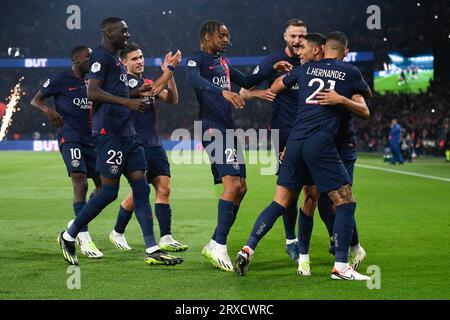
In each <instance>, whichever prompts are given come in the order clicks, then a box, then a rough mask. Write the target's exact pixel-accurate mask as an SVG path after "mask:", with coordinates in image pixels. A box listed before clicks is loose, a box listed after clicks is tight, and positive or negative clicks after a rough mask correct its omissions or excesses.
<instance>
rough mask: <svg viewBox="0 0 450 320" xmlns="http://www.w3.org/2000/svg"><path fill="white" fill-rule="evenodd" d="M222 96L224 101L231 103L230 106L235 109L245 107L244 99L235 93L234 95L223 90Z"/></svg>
mask: <svg viewBox="0 0 450 320" xmlns="http://www.w3.org/2000/svg"><path fill="white" fill-rule="evenodd" d="M222 96H223V97H224V98H225V99H226V100H228V101H229V102H231V104H232V105H233V106H234V107H235V108H236V109H243V108H244V105H245V102H244V99H242V97H241V96H240V95H238V94H237V93H235V92H233V91H228V90H223V91H222Z"/></svg>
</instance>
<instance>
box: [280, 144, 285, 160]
mask: <svg viewBox="0 0 450 320" xmlns="http://www.w3.org/2000/svg"><path fill="white" fill-rule="evenodd" d="M285 153H286V147H284V149H283V151H281V152H280V161H283V159H284V154H285Z"/></svg>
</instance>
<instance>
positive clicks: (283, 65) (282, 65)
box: [273, 61, 294, 72]
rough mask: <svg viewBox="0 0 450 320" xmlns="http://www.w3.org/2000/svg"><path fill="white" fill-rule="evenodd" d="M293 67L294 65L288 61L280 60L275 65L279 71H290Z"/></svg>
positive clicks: (275, 68)
mask: <svg viewBox="0 0 450 320" xmlns="http://www.w3.org/2000/svg"><path fill="white" fill-rule="evenodd" d="M293 68H294V66H293V65H292V64H290V63H289V62H287V61H278V62H277V63H275V64H274V65H273V69H274V70H275V71H277V72H289V71H291V70H292V69H293Z"/></svg>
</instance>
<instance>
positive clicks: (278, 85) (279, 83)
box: [270, 75, 288, 94]
mask: <svg viewBox="0 0 450 320" xmlns="http://www.w3.org/2000/svg"><path fill="white" fill-rule="evenodd" d="M285 77H286V75H282V76H279V77H278V78H276V80H275V81H274V82H273V83H272V85H271V86H270V91H272V92H273V93H275V94H277V93H278V92H280V91H283V90H286V89H287V88H288V87H287V86H286V85H285V84H284V83H283V79H284V78H285Z"/></svg>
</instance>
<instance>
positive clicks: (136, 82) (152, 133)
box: [128, 74, 161, 147]
mask: <svg viewBox="0 0 450 320" xmlns="http://www.w3.org/2000/svg"><path fill="white" fill-rule="evenodd" d="M152 82H153V81H152V80H151V79H147V78H143V77H139V78H138V77H135V76H133V75H131V74H128V85H129V86H130V88H131V89H134V88H139V87H141V86H142V85H143V84H144V83H150V84H151V83H152ZM142 99H145V100H146V101H147V102H148V104H149V108H148V109H147V110H145V112H144V113H142V112H137V111H135V112H134V114H133V124H134V128H135V129H136V132H137V134H138V136H139V138H141V141H142V144H143V145H144V147H156V146H160V145H161V141H160V140H159V136H158V129H157V125H156V110H155V98H154V97H143V98H142Z"/></svg>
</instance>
